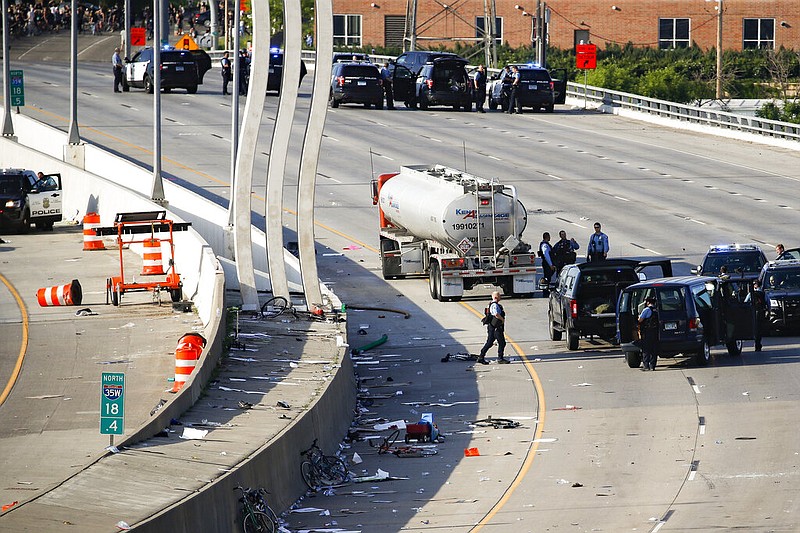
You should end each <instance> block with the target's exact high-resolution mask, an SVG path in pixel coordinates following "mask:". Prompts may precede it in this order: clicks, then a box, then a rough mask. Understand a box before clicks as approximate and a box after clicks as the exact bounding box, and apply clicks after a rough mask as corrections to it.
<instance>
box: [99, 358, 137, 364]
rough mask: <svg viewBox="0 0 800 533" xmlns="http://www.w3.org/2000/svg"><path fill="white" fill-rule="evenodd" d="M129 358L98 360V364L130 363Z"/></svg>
mask: <svg viewBox="0 0 800 533" xmlns="http://www.w3.org/2000/svg"><path fill="white" fill-rule="evenodd" d="M130 362H131V360H130V359H120V360H118V361H98V363H97V364H98V365H118V364H121V363H130Z"/></svg>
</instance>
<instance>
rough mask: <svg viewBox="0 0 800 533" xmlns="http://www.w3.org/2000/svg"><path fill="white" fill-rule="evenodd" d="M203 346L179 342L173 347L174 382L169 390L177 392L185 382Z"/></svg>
mask: <svg viewBox="0 0 800 533" xmlns="http://www.w3.org/2000/svg"><path fill="white" fill-rule="evenodd" d="M202 352H203V347H202V346H200V345H197V344H194V343H190V342H179V343H178V347H177V348H175V383H174V384H173V385H172V390H170V392H178V391H179V390H181V388H183V386H184V385H185V384H186V381H187V380H188V379H189V376H190V375H191V374H192V372H193V371H194V368H195V367H196V366H197V360H198V359H200V354H201V353H202Z"/></svg>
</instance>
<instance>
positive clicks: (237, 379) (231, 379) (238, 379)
mask: <svg viewBox="0 0 800 533" xmlns="http://www.w3.org/2000/svg"><path fill="white" fill-rule="evenodd" d="M228 380H229V381H247V380H246V379H244V378H228Z"/></svg>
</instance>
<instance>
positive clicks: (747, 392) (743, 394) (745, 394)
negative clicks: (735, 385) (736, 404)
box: [742, 391, 750, 396]
mask: <svg viewBox="0 0 800 533" xmlns="http://www.w3.org/2000/svg"><path fill="white" fill-rule="evenodd" d="M742 396H750V391H745V392H743V393H742Z"/></svg>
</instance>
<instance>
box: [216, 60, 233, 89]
mask: <svg viewBox="0 0 800 533" xmlns="http://www.w3.org/2000/svg"><path fill="white" fill-rule="evenodd" d="M229 56H230V54H229V53H228V52H225V53H224V54H222V59H220V60H219V62H220V66H221V67H222V94H223V95H225V94H228V84H229V83H230V82H231V78H233V68H232V67H231V59H230V57H229Z"/></svg>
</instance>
